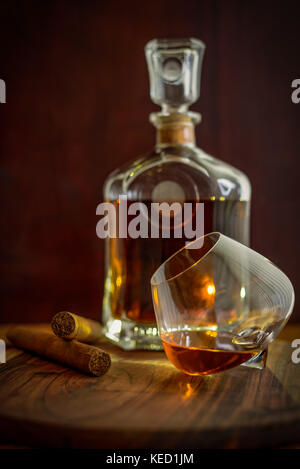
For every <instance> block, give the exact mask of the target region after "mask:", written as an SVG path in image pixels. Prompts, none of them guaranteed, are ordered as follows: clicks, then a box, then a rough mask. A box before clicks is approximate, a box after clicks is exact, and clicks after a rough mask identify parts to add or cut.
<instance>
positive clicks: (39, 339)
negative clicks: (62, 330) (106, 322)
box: [6, 326, 111, 376]
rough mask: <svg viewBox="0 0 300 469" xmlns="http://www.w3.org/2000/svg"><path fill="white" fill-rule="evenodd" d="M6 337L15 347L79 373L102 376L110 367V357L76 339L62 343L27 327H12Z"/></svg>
mask: <svg viewBox="0 0 300 469" xmlns="http://www.w3.org/2000/svg"><path fill="white" fill-rule="evenodd" d="M6 336H7V338H8V339H9V340H10V341H11V342H12V343H13V344H14V345H15V346H16V347H18V348H21V349H25V350H29V351H30V352H34V353H36V354H37V355H39V356H41V357H45V358H48V359H50V360H53V361H56V362H58V363H61V364H63V365H68V366H70V367H72V368H75V369H76V370H78V371H81V372H83V373H87V374H89V375H93V376H101V375H103V374H104V373H106V372H107V370H108V369H109V367H110V364H111V360H110V355H109V354H108V353H106V352H104V351H103V350H101V349H99V348H98V347H95V346H93V345H87V344H82V343H81V342H77V340H72V341H66V340H62V339H60V338H58V337H56V336H55V335H53V334H52V333H51V332H46V331H41V330H37V329H34V328H31V327H29V326H14V327H12V328H11V329H9V330H8V332H7V334H6Z"/></svg>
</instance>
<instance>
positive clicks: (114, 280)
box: [105, 200, 250, 325]
mask: <svg viewBox="0 0 300 469" xmlns="http://www.w3.org/2000/svg"><path fill="white" fill-rule="evenodd" d="M134 202H136V201H129V202H128V204H127V205H128V206H129V205H130V204H131V203H134ZM141 202H142V201H141ZM186 202H188V201H186ZM200 202H204V233H205V234H206V233H210V232H212V231H221V232H222V233H223V234H225V235H228V236H230V237H232V238H234V239H237V240H238V241H240V242H243V243H247V239H245V236H244V233H240V232H239V231H238V227H239V226H240V225H241V222H240V220H241V219H246V218H247V216H246V213H247V211H248V210H249V207H250V204H249V202H242V201H229V200H225V201H212V200H201V201H200ZM113 203H114V205H115V207H116V213H117V217H118V206H119V204H118V201H115V202H113ZM143 203H144V204H145V205H146V206H147V208H148V212H149V214H150V207H151V203H150V202H149V201H143ZM192 204H193V206H194V207H196V205H195V204H196V202H195V201H193V202H192ZM192 213H193V217H194V218H196V208H195V210H194V211H193V212H192ZM132 218H134V217H133V216H131V217H130V216H128V223H129V222H130V220H131V219H132ZM194 218H193V222H192V223H193V229H195V219H194ZM170 228H171V229H170V238H162V236H161V233H160V237H159V238H157V239H153V238H151V237H149V238H137V239H132V238H130V237H127V238H110V239H109V240H108V243H109V257H110V263H109V270H108V272H107V275H106V285H105V301H106V304H107V305H108V307H109V310H110V311H111V314H112V316H113V317H114V318H115V319H123V318H124V319H130V320H132V321H134V322H136V323H139V324H153V325H155V322H156V321H155V314H154V310H153V305H152V297H151V286H150V279H151V276H152V275H153V273H154V272H155V270H156V269H157V268H158V267H159V266H160V265H161V264H162V263H163V262H164V261H165V260H167V259H168V258H169V257H170V256H171V255H173V254H174V253H175V252H176V251H178V250H179V249H180V248H182V247H183V246H184V245H185V242H186V241H187V242H189V241H192V240H188V239H185V238H174V236H173V234H174V224H172V220H171V223H170ZM149 233H150V221H149ZM245 233H247V226H245ZM204 280H205V281H204V283H207V282H206V280H207V279H204Z"/></svg>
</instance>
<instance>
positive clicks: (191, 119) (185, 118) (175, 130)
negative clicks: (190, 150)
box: [150, 112, 200, 148]
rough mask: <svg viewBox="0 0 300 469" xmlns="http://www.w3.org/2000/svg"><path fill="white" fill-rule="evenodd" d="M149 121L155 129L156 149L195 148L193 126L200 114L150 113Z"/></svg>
mask: <svg viewBox="0 0 300 469" xmlns="http://www.w3.org/2000/svg"><path fill="white" fill-rule="evenodd" d="M150 121H151V122H152V124H154V126H155V127H156V146H157V147H160V148H163V147H170V146H178V145H186V146H192V147H193V146H195V143H196V142H195V124H196V123H198V122H199V121H200V114H197V113H192V112H187V113H179V112H175V113H171V114H163V113H152V114H150Z"/></svg>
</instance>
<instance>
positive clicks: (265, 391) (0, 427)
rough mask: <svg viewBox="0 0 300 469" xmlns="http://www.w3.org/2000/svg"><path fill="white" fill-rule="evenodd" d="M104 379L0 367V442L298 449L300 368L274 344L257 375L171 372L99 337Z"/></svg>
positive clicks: (29, 363)
mask: <svg viewBox="0 0 300 469" xmlns="http://www.w3.org/2000/svg"><path fill="white" fill-rule="evenodd" d="M99 345H101V347H102V348H104V349H105V350H107V351H109V353H110V354H111V356H112V366H111V369H110V371H109V372H108V373H107V374H106V375H105V376H103V377H101V378H90V377H86V376H84V375H81V374H78V373H76V372H74V371H72V370H69V369H66V368H64V367H62V366H60V365H57V364H54V363H50V362H47V361H45V360H42V359H40V358H38V357H34V356H31V355H29V354H27V353H21V354H19V355H18V356H15V357H14V358H12V359H11V360H9V362H8V363H6V364H5V365H1V366H0V401H1V407H0V439H1V440H2V441H3V442H8V443H9V442H11V443H14V444H22V445H32V446H35V447H37V446H42V447H44V446H45V447H72V448H143V447H145V448H215V447H225V448H238V447H265V446H279V445H280V446H283V445H293V444H296V443H299V434H300V392H299V390H300V365H295V364H293V363H292V362H291V350H292V349H291V347H290V344H289V343H288V342H283V341H278V340H277V341H275V342H274V343H273V344H272V345H271V346H270V350H269V356H268V363H267V368H266V369H264V370H263V371H259V370H255V369H249V368H245V367H239V368H236V369H233V370H229V371H227V372H225V373H220V374H217V375H213V376H206V377H190V376H186V375H184V374H182V373H180V372H178V371H177V370H176V369H175V368H174V367H173V366H172V364H171V363H169V362H168V361H167V359H166V357H165V355H164V353H163V352H143V351H139V352H125V351H121V350H119V349H118V348H117V347H115V346H114V345H112V344H110V343H109V342H108V341H106V339H102V340H101V341H100V343H99Z"/></svg>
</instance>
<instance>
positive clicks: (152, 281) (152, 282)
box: [150, 231, 224, 287]
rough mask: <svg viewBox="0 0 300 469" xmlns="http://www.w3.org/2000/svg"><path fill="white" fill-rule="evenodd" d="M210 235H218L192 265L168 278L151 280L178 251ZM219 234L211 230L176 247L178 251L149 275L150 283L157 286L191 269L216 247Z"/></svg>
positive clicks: (220, 234)
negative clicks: (156, 280)
mask: <svg viewBox="0 0 300 469" xmlns="http://www.w3.org/2000/svg"><path fill="white" fill-rule="evenodd" d="M212 235H217V236H218V239H217V240H216V241H215V243H214V244H213V246H211V248H210V249H209V250H208V251H207V252H206V253H205V254H203V256H201V257H199V259H197V260H196V261H195V262H194V263H193V264H192V265H190V266H189V267H187V268H186V269H184V270H182V271H181V272H179V273H178V274H176V275H173V276H172V277H170V278H168V279H164V280H162V281H160V282H155V281H154V280H153V278H154V276H155V275H156V274H157V273H158V272H159V271H160V270H161V269H162V268H163V267H164V266H165V265H166V264H167V263H168V262H170V260H171V259H173V258H174V257H176V256H177V255H178V254H179V253H181V252H182V251H185V250H186V249H188V246H191V245H192V244H194V243H197V242H198V241H199V240H200V239H205V238H208V237H209V236H212ZM221 236H224V235H222V233H220V232H219V231H212V232H211V233H206V234H204V235H202V236H200V237H199V238H197V239H194V241H191V242H190V243H188V244H186V245H184V246H182V248H180V249H178V251H176V252H174V254H172V255H171V256H170V257H168V259H166V260H165V261H164V262H163V263H162V264H160V266H159V267H158V268H157V269H156V270H155V272H154V273H153V275H152V277H151V280H150V284H151V286H153V287H157V286H159V285H163V284H164V283H169V282H171V281H173V280H174V279H176V278H178V277H180V276H181V275H183V274H184V273H185V272H187V271H188V270H190V269H192V268H193V267H195V266H196V265H197V264H199V262H201V261H202V260H203V259H204V258H205V257H206V256H208V254H210V252H211V251H212V250H213V249H214V248H215V247H216V245H217V244H218V243H219V241H220V238H221ZM200 249H201V248H200Z"/></svg>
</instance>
